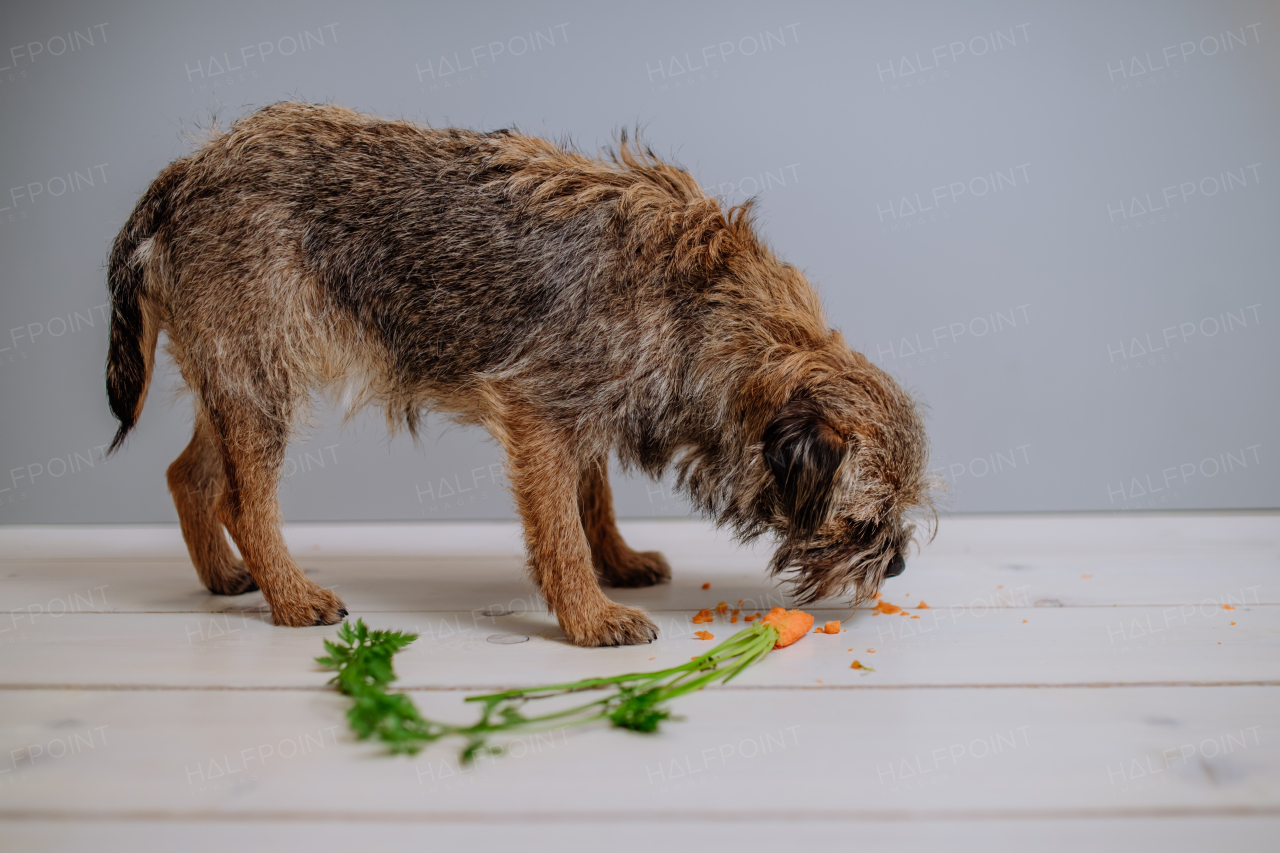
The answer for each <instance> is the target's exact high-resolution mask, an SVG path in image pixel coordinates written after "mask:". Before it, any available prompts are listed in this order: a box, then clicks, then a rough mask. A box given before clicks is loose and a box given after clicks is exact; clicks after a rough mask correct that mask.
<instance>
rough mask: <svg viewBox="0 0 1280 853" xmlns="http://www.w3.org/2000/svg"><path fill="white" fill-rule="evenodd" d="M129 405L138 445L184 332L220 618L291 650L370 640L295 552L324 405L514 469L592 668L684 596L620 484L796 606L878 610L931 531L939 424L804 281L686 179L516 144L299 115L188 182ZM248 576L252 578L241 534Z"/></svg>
mask: <svg viewBox="0 0 1280 853" xmlns="http://www.w3.org/2000/svg"><path fill="white" fill-rule="evenodd" d="M109 276H110V282H109V283H110V289H111V298H112V326H111V351H110V355H109V357H108V363H107V388H108V396H109V398H110V402H111V406H112V411H113V412H114V413H115V414H116V416H117V418H118V419H119V420H120V430H119V432H118V433H117V435H116V439H115V442H114V443H113V449H114V448H115V447H118V446H119V444H120V443H121V442H122V441H123V439H124V437H125V435H126V434H127V433H128V431H129V430H130V428H131V427H132V426H133V424H134V423H135V422H136V420H137V418H138V416H139V414H140V412H141V408H142V402H143V398H144V396H145V393H146V387H147V382H148V379H149V376H150V373H151V366H152V360H153V350H154V347H155V342H156V338H157V335H158V333H159V331H160V330H164V331H165V332H167V334H168V342H169V343H168V346H169V351H170V353H171V354H172V356H173V359H174V362H175V363H176V364H177V365H178V367H179V369H180V370H181V372H182V376H183V379H184V380H185V382H186V384H187V385H188V386H189V387H190V388H191V390H192V391H193V392H194V394H193V396H194V398H195V406H196V429H195V435H194V437H193V438H192V441H191V445H190V446H189V447H188V448H187V450H186V451H184V452H183V454H182V456H181V457H179V458H178V460H177V461H176V462H174V464H173V466H172V467H170V469H169V487H170V490H171V491H172V493H173V496H174V500H175V503H176V504H177V507H178V513H179V516H180V517H181V519H182V529H183V534H184V536H185V537H186V540H187V543H188V546H189V549H190V552H191V558H192V561H193V562H194V563H195V565H196V568H197V570H198V572H199V574H200V577H201V579H202V580H203V581H204V583H205V585H206V586H208V587H209V589H211V590H213V591H214V592H219V593H226V594H231V593H237V592H243V591H247V590H250V589H253V588H254V586H255V585H256V586H257V587H260V588H261V589H262V591H263V594H264V595H265V596H266V599H267V601H268V603H269V604H270V605H271V609H272V613H273V614H274V616H275V620H276V622H277V623H278V624H282V625H311V624H320V623H332V622H334V621H336V620H338V619H340V618H341V617H342V616H344V615H345V614H346V610H345V608H344V607H343V605H342V602H341V601H340V600H339V599H338V598H337V597H336V596H335V595H333V593H331V592H329V591H327V590H324V589H322V588H320V587H319V586H317V585H316V584H315V583H313V582H312V581H310V580H309V579H308V578H307V577H306V576H305V575H303V574H302V572H301V571H300V570H299V569H298V567H297V566H296V564H295V563H294V562H293V561H292V559H291V558H290V557H289V554H288V552H287V551H286V549H285V546H284V541H283V539H282V538H281V534H280V513H279V508H278V505H277V502H276V483H277V478H278V473H279V468H280V464H281V462H282V459H283V454H284V451H285V447H286V444H287V442H288V439H289V437H290V435H291V434H292V433H293V432H294V431H295V430H296V429H297V428H298V426H299V425H300V423H301V422H303V421H304V420H305V417H306V415H307V408H308V403H309V401H310V398H311V393H312V391H313V390H314V389H327V390H329V391H330V392H332V393H333V394H334V395H335V396H336V397H338V398H340V399H341V400H342V402H343V405H344V406H345V407H346V408H347V410H348V412H351V411H355V410H356V409H358V408H360V407H362V406H364V405H367V404H377V405H380V406H382V407H383V408H384V409H385V411H386V415H387V419H388V422H389V424H390V426H391V428H392V429H395V428H397V427H398V426H401V425H403V426H406V427H407V428H409V429H410V430H414V429H415V428H416V427H417V425H418V423H419V419H420V417H421V416H422V414H423V413H424V412H426V411H428V410H437V411H443V412H448V413H450V414H452V415H453V416H454V417H455V418H456V419H457V420H459V421H461V422H464V423H473V424H480V425H483V426H484V427H486V428H487V429H488V430H489V432H490V433H491V434H492V435H493V436H494V437H495V438H496V439H497V440H498V442H499V443H500V444H501V445H502V447H503V449H504V450H505V452H506V455H507V470H508V474H509V478H510V480H511V486H512V492H513V494H514V496H515V500H516V506H517V508H518V509H519V512H520V515H521V518H522V519H523V522H524V529H525V539H526V543H527V546H528V551H529V562H530V570H531V572H532V574H533V577H534V579H535V581H536V582H537V584H538V586H539V589H540V590H541V591H542V594H543V595H544V596H545V598H546V601H547V604H548V606H549V607H550V608H551V609H552V610H553V611H554V612H555V613H556V615H557V617H558V619H559V621H560V624H561V625H562V626H563V628H564V630H565V632H566V634H567V635H568V637H569V639H570V640H571V641H572V642H574V643H577V644H579V645H586V646H591V645H611V644H621V643H635V642H642V641H646V640H650V639H652V638H653V637H654V636H656V629H655V627H654V625H653V623H652V622H651V621H650V620H649V619H648V617H646V616H645V614H644V613H643V612H642V611H640V610H638V609H636V608H631V607H624V606H622V605H618V604H615V603H614V602H612V601H610V600H609V599H608V598H607V597H606V596H605V595H604V593H603V592H602V591H601V589H600V583H599V581H603V582H605V583H607V584H610V585H613V586H639V585H647V584H652V583H657V582H660V581H662V580H665V579H667V578H668V577H669V576H670V569H669V568H668V566H667V563H666V561H665V560H664V559H663V558H662V556H661V555H659V554H657V553H654V552H647V553H637V552H635V551H632V550H631V549H630V548H628V547H627V546H626V544H625V543H624V542H623V540H622V538H621V536H620V535H619V534H618V531H617V527H616V525H615V523H614V518H613V509H612V505H611V496H610V492H609V484H608V478H607V473H606V471H607V466H606V463H607V461H608V459H609V456H610V454H616V455H617V457H618V458H619V459H620V460H621V462H622V464H623V466H624V467H626V468H633V469H640V470H642V471H644V472H645V473H647V474H649V475H651V476H655V477H656V476H660V475H661V474H662V473H663V472H664V471H665V470H667V469H668V468H669V467H671V466H675V468H676V470H677V472H678V475H679V483H680V485H681V486H682V487H683V488H684V489H685V490H686V491H687V492H688V494H689V495H690V497H691V498H692V500H693V502H694V503H695V504H696V505H697V506H698V507H699V508H700V509H701V510H702V511H704V512H705V513H707V514H708V515H710V516H711V517H712V518H714V519H715V520H716V521H717V522H719V523H722V524H725V525H728V526H731V527H732V528H733V529H734V530H735V531H736V532H737V533H738V534H739V535H740V536H741V537H743V538H746V539H750V538H752V537H756V536H759V535H761V534H763V533H771V534H774V535H775V536H776V537H777V538H778V540H779V548H778V551H777V555H776V557H775V559H774V561H773V567H772V568H773V571H774V572H775V573H784V572H789V573H792V574H793V575H794V580H795V589H796V591H797V592H798V593H799V595H800V596H801V598H802V600H805V601H811V600H815V599H817V598H822V597H827V596H832V595H838V594H840V593H843V592H846V591H849V590H852V591H853V594H854V595H855V597H857V598H865V597H867V596H870V595H872V594H874V592H875V591H876V590H877V589H878V588H879V586H880V584H881V582H882V581H883V579H884V577H885V576H886V574H891V573H894V572H896V571H900V570H901V566H902V555H903V551H904V549H905V548H906V545H907V542H908V540H909V539H910V538H911V534H912V527H911V524H910V523H909V522H908V521H907V520H906V519H907V516H908V513H910V512H912V511H914V510H917V509H920V508H922V507H923V508H927V507H928V502H929V496H928V490H929V483H928V478H927V476H926V458H927V451H926V441H925V435H924V430H923V426H922V423H921V419H920V416H919V414H918V412H917V409H916V407H915V404H914V403H913V402H912V400H911V399H910V398H909V397H908V396H907V395H906V394H904V393H903V391H902V390H901V389H900V388H899V387H898V386H897V384H896V383H894V381H893V380H892V379H891V378H890V377H889V376H887V375H886V374H885V373H883V372H882V371H881V370H879V369H878V368H876V367H875V366H874V365H872V364H871V363H870V362H868V361H867V359H865V358H864V357H863V356H861V355H860V354H858V353H856V352H854V351H853V350H851V349H850V348H849V347H848V346H847V345H846V344H845V342H844V340H843V339H842V338H841V336H840V335H839V333H837V332H835V331H833V330H831V329H830V328H829V327H828V325H827V321H826V319H825V317H824V316H823V312H822V309H821V306H820V305H819V302H818V297H817V295H816V293H815V292H814V290H813V289H812V287H810V285H809V284H808V282H807V281H806V280H805V278H804V276H803V275H802V274H801V273H800V272H799V271H798V270H796V269H795V268H794V267H792V266H790V265H789V264H785V263H782V262H781V261H779V260H778V259H777V258H776V257H775V256H774V255H773V254H772V253H771V252H770V251H769V250H768V248H766V247H765V246H764V245H763V244H762V243H761V242H760V241H759V240H758V239H757V237H756V235H755V232H754V228H753V226H752V223H751V215H750V205H749V204H747V205H742V206H740V207H737V208H734V209H733V210H730V211H729V212H728V213H726V212H725V211H723V210H722V209H721V207H720V205H719V203H718V202H717V201H715V200H714V199H711V198H708V197H707V196H706V195H705V194H704V193H703V192H702V190H701V189H700V188H699V187H698V185H697V183H696V182H695V181H694V180H693V179H692V177H690V176H689V174H688V173H687V172H685V171H683V170H681V169H679V168H677V167H675V166H672V165H669V164H667V163H664V162H662V161H660V160H659V159H658V158H657V157H656V156H654V155H653V153H652V152H651V151H648V150H637V149H635V148H633V147H632V146H630V145H629V144H628V142H627V140H626V137H625V136H624V137H623V139H622V144H621V146H620V148H619V150H618V151H617V152H616V153H614V154H612V155H611V156H610V157H609V158H608V159H596V158H591V157H587V156H585V155H583V154H580V153H578V152H576V151H572V150H566V149H565V148H563V147H560V146H557V145H555V144H553V143H551V142H548V141H546V140H543V139H537V138H533V137H528V136H522V135H520V134H517V133H514V132H511V131H496V132H493V133H477V132H473V131H467V130H459V129H432V128H427V127H422V126H418V125H414V124H410V123H407V122H400V121H384V120H380V119H377V118H374V117H371V116H365V115H361V114H359V113H355V112H352V111H350V110H346V109H343V108H340V107H335V106H319V105H311V104H301V103H280V104H275V105H273V106H270V107H267V108H265V109H263V110H261V111H259V112H257V113H254V114H253V115H250V116H248V117H247V118H244V119H242V120H241V121H239V122H237V123H236V124H235V125H234V126H233V127H232V128H231V129H230V130H229V131H228V132H227V133H225V134H221V135H216V136H215V137H214V138H212V139H211V140H210V141H209V142H208V143H207V144H205V145H204V146H203V147H202V148H201V149H200V150H199V151H197V152H196V153H195V154H193V155H192V156H190V157H188V158H185V159H183V160H178V161H176V162H175V163H173V164H171V165H170V166H169V167H168V168H166V169H165V170H164V171H163V172H162V173H161V175H160V176H159V177H158V178H157V179H156V181H155V182H154V183H153V184H152V186H151V188H150V189H149V190H148V191H147V193H146V194H145V195H144V196H143V198H142V200H141V201H140V202H139V203H138V207H137V209H136V210H135V211H134V214H133V216H132V217H131V218H130V220H129V222H128V224H126V226H125V227H124V229H123V230H122V231H121V232H120V235H119V237H118V238H117V240H116V243H115V247H114V249H113V252H112V256H111V262H110V273H109ZM223 527H225V528H226V530H227V531H228V532H229V533H230V534H231V536H232V538H233V539H234V540H235V541H236V543H237V544H238V545H239V547H240V551H241V553H242V554H243V556H244V564H243V565H241V564H240V563H238V562H236V561H235V560H234V559H233V556H232V553H231V550H230V548H229V546H228V545H227V543H226V540H225V538H224V536H223V532H222V529H223Z"/></svg>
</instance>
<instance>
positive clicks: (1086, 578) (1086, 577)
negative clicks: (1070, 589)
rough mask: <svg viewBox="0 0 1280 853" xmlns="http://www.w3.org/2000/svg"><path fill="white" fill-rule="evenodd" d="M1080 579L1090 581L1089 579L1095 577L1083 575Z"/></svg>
mask: <svg viewBox="0 0 1280 853" xmlns="http://www.w3.org/2000/svg"><path fill="white" fill-rule="evenodd" d="M1080 577H1082V578H1084V579H1085V580H1088V579H1089V578H1091V577H1093V575H1081V576H1080Z"/></svg>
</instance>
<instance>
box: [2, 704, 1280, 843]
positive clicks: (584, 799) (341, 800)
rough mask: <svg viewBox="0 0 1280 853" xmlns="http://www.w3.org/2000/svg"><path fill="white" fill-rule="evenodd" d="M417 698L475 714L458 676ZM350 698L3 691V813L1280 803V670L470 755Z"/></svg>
mask: <svg viewBox="0 0 1280 853" xmlns="http://www.w3.org/2000/svg"><path fill="white" fill-rule="evenodd" d="M415 699H416V701H417V702H418V704H419V707H420V708H421V709H422V710H423V713H425V714H427V715H428V716H435V717H439V718H442V719H453V720H461V719H466V718H469V717H470V712H469V711H468V710H467V709H465V708H464V707H463V704H462V702H461V699H462V695H461V694H458V693H427V694H418V695H416V696H415ZM344 707H345V700H344V699H343V697H340V696H338V695H336V694H332V693H308V692H288V691H285V692H271V691H230V692H207V691H160V692H152V691H126V692H104V691H75V690H51V691H4V692H0V719H3V720H5V721H6V723H5V727H4V733H3V742H2V743H0V771H4V770H7V771H8V773H3V772H0V777H5V776H7V777H8V778H7V779H6V780H5V781H4V782H3V783H0V790H2V791H3V794H0V796H2V797H3V800H2V801H0V816H8V817H14V816H21V815H26V816H35V817H39V816H40V815H42V814H43V815H45V816H46V817H59V816H68V815H71V814H75V815H80V816H87V817H92V816H100V817H106V816H113V817H115V818H135V819H136V818H145V817H155V816H157V815H173V816H176V817H180V818H182V819H191V820H198V819H212V818H236V817H242V818H248V817H255V816H256V817H261V818H277V819H279V818H287V819H292V820H303V819H306V818H307V817H308V816H311V815H318V816H324V818H325V819H327V820H344V819H345V820H353V819H361V818H368V819H391V820H397V819H406V820H418V819H431V818H434V819H452V820H465V821H470V822H479V821H483V820H485V819H486V818H487V816H499V817H501V818H502V819H503V820H509V821H524V822H532V821H540V820H541V821H545V820H561V821H586V820H590V819H592V818H593V817H601V818H607V819H609V820H619V819H625V818H627V817H630V818H632V819H635V820H647V819H649V818H651V817H654V816H659V815H661V816H665V817H668V818H671V817H683V818H685V819H694V818H701V819H706V820H722V821H736V820H761V819H778V820H781V819H790V820H798V821H811V820H854V819H862V820H876V819H878V820H905V819H908V818H912V817H913V816H914V817H916V818H933V819H946V818H951V819H956V818H961V817H965V816H968V817H971V818H975V819H979V818H991V819H995V818H1010V817H1018V816H1023V817H1029V818H1031V817H1034V818H1041V819H1043V818H1053V817H1055V816H1056V817H1064V818H1065V817H1106V816H1109V815H1114V816H1117V817H1143V816H1147V817H1158V816H1175V815H1179V814H1186V815H1193V816H1194V815H1199V816H1214V815H1223V816H1226V815H1229V814H1234V813H1250V812H1251V813H1255V814H1261V815H1264V816H1273V817H1274V816H1277V815H1280V738H1277V737H1276V729H1275V727H1276V721H1277V720H1280V687H1237V688H1185V687H1153V688H1132V689H1126V690H1084V689H1064V688H1047V689H1040V690H988V689H958V690H951V691H947V692H945V693H941V694H940V693H939V692H938V691H935V690H886V691H827V692H826V693H825V694H823V695H822V696H821V698H819V697H817V696H814V695H813V694H809V693H797V692H796V691H792V690H759V691H752V692H749V693H743V692H738V691H728V690H717V691H709V692H706V693H703V694H695V695H691V696H688V697H686V698H685V699H683V700H681V702H680V706H679V711H680V713H681V714H682V715H683V716H684V717H685V719H684V720H683V721H681V722H674V723H672V724H670V725H669V726H667V727H666V728H665V730H664V731H663V732H661V733H659V734H656V735H651V736H646V735H639V734H635V733H631V732H623V731H618V730H612V729H608V728H605V727H603V726H600V727H597V728H592V729H588V730H576V731H573V732H571V733H550V734H548V735H544V736H542V737H541V738H540V739H537V740H534V739H529V740H522V741H516V742H513V743H512V744H511V752H510V754H509V755H507V756H503V757H499V758H495V759H486V760H484V761H483V762H481V763H479V764H477V765H476V766H474V767H473V768H469V769H468V768H463V767H462V766H460V765H459V764H458V763H457V758H456V756H457V753H456V744H450V745H448V746H445V745H440V746H438V747H437V748H435V749H433V750H431V751H429V752H427V753H425V754H422V755H420V756H418V757H416V758H413V759H409V758H393V757H381V756H380V755H379V754H378V750H377V749H376V747H374V746H373V745H371V744H360V743H354V742H352V741H351V739H350V737H349V736H348V734H347V733H346V731H345V728H344V720H343V716H342V712H343V709H344ZM77 737H79V738H80V740H79V745H78V747H77V746H75V743H76V741H75V738H77ZM69 744H70V745H69ZM6 759H7V762H8V763H5V762H6Z"/></svg>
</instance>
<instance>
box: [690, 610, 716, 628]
mask: <svg viewBox="0 0 1280 853" xmlns="http://www.w3.org/2000/svg"><path fill="white" fill-rule="evenodd" d="M714 621H716V617H714V616H712V615H711V611H710V610H707V609H706V608H705V607H704V608H703V609H701V610H699V611H698V613H697V615H696V616H694V617H693V624H695V625H701V624H703V623H707V622H714Z"/></svg>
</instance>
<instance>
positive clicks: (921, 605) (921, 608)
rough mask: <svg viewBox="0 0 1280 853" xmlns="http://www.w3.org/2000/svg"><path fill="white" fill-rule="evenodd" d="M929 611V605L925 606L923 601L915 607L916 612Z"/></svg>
mask: <svg viewBox="0 0 1280 853" xmlns="http://www.w3.org/2000/svg"><path fill="white" fill-rule="evenodd" d="M929 609H930V607H929V605H927V604H925V603H924V602H923V601H922V602H920V603H919V604H917V605H916V610H929Z"/></svg>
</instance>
